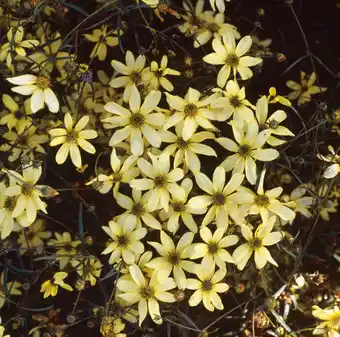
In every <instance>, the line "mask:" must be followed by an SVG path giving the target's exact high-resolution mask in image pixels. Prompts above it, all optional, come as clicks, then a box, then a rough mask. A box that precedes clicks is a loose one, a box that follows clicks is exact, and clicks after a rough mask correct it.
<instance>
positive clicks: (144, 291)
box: [140, 286, 155, 300]
mask: <svg viewBox="0 0 340 337" xmlns="http://www.w3.org/2000/svg"><path fill="white" fill-rule="evenodd" d="M140 294H141V296H142V297H144V298H145V299H147V300H148V299H150V298H152V297H153V296H154V295H155V291H154V290H153V289H152V288H151V287H150V286H145V287H143V288H141V290H140Z"/></svg>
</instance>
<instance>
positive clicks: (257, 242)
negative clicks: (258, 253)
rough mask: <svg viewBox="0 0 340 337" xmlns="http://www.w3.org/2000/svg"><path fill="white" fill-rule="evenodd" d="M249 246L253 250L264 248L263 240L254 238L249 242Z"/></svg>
mask: <svg viewBox="0 0 340 337" xmlns="http://www.w3.org/2000/svg"><path fill="white" fill-rule="evenodd" d="M249 246H250V247H251V249H254V250H255V249H258V248H261V247H262V240H261V239H259V238H253V239H251V240H250V241H249Z"/></svg>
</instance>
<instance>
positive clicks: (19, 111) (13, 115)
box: [0, 94, 32, 133]
mask: <svg viewBox="0 0 340 337" xmlns="http://www.w3.org/2000/svg"><path fill="white" fill-rule="evenodd" d="M2 103H3V104H4V106H5V108H6V110H5V111H4V112H5V115H4V116H3V117H2V118H1V119H0V125H7V127H8V130H9V131H11V130H12V129H13V128H15V129H16V130H17V132H18V133H23V131H24V130H25V129H28V128H29V126H30V125H31V124H32V118H31V116H30V115H31V114H32V111H31V110H30V109H29V105H30V103H29V100H25V102H24V104H22V105H21V107H20V106H19V105H18V103H17V102H16V101H15V100H14V99H13V98H12V97H11V96H9V95H6V94H3V95H2ZM7 110H8V111H7Z"/></svg>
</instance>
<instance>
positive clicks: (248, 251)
mask: <svg viewBox="0 0 340 337" xmlns="http://www.w3.org/2000/svg"><path fill="white" fill-rule="evenodd" d="M262 221H263V222H262V223H261V224H260V225H259V226H258V227H257V228H256V231H255V233H254V234H253V232H252V230H251V229H250V228H249V227H248V226H247V225H244V224H242V225H240V227H241V233H242V236H243V237H244V239H245V240H246V241H247V242H246V243H244V244H242V245H241V246H239V247H237V248H236V249H235V250H234V252H233V258H234V260H235V264H236V266H237V268H238V269H239V270H243V269H244V267H245V265H246V264H247V262H248V261H249V259H250V258H251V256H252V254H253V253H254V260H255V265H256V268H257V269H262V268H263V267H264V266H265V265H266V264H267V262H269V263H271V264H273V265H274V266H276V267H277V266H278V265H277V263H276V261H275V260H274V259H273V257H272V256H271V254H270V252H269V250H268V248H266V247H267V246H272V245H275V244H276V243H278V242H279V241H281V240H282V239H283V235H282V233H281V232H279V231H276V232H272V230H273V226H274V223H275V221H276V216H272V217H270V218H269V219H268V218H265V219H262Z"/></svg>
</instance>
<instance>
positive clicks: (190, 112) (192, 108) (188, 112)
mask: <svg viewBox="0 0 340 337" xmlns="http://www.w3.org/2000/svg"><path fill="white" fill-rule="evenodd" d="M197 112H198V108H197V106H196V105H195V104H191V103H189V104H187V105H186V106H185V107H184V114H185V116H186V117H194V116H195V115H196V114H197Z"/></svg>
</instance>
